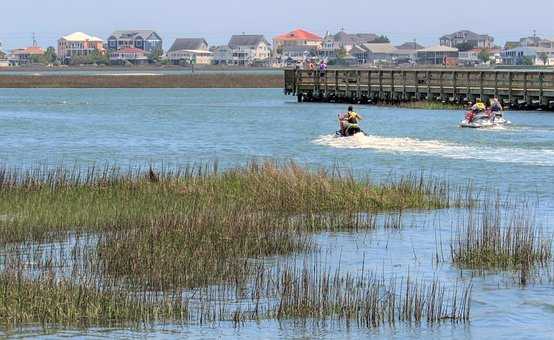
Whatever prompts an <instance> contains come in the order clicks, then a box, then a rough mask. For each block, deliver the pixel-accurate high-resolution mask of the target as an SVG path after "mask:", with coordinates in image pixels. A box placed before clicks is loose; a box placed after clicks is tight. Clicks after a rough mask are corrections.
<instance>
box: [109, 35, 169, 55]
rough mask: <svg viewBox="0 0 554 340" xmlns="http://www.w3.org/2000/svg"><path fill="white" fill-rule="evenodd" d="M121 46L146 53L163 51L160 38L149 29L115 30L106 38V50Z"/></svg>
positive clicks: (113, 49) (120, 47)
mask: <svg viewBox="0 0 554 340" xmlns="http://www.w3.org/2000/svg"><path fill="white" fill-rule="evenodd" d="M123 48H137V49H140V50H143V51H144V52H145V53H146V54H151V53H153V52H155V51H163V41H162V38H160V36H159V35H158V33H156V32H155V31H151V30H129V31H115V32H113V33H112V35H110V37H109V38H108V50H109V51H117V50H121V49H123Z"/></svg>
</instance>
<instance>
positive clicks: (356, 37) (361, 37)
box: [332, 31, 378, 45]
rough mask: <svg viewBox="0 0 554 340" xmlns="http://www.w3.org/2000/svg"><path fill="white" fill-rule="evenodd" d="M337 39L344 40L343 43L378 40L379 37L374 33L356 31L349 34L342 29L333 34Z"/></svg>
mask: <svg viewBox="0 0 554 340" xmlns="http://www.w3.org/2000/svg"><path fill="white" fill-rule="evenodd" d="M332 37H333V39H334V40H335V41H338V42H342V43H343V44H352V45H354V44H362V43H369V42H372V41H374V40H376V39H377V38H378V37H377V35H376V34H373V33H354V34H349V33H346V32H344V31H340V32H338V33H337V34H335V35H333V36H332Z"/></svg>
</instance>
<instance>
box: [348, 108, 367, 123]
mask: <svg viewBox="0 0 554 340" xmlns="http://www.w3.org/2000/svg"><path fill="white" fill-rule="evenodd" d="M346 114H347V120H348V122H349V123H350V124H358V123H359V122H360V120H362V119H363V118H362V116H360V115H359V114H358V113H357V112H355V111H354V108H353V107H352V106H349V107H348V112H347V113H346Z"/></svg>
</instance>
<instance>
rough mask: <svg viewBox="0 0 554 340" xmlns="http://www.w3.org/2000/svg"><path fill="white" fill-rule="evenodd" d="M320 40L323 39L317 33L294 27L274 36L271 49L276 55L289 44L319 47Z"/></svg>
mask: <svg viewBox="0 0 554 340" xmlns="http://www.w3.org/2000/svg"><path fill="white" fill-rule="evenodd" d="M322 42H323V39H322V38H321V37H320V36H319V35H317V34H314V33H311V32H308V31H306V30H303V29H296V30H294V31H291V32H289V33H285V34H281V35H278V36H276V37H274V38H273V51H274V53H275V54H276V55H280V54H281V53H282V50H283V49H284V48H285V47H289V46H315V47H317V48H321V45H322Z"/></svg>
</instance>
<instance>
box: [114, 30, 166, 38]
mask: <svg viewBox="0 0 554 340" xmlns="http://www.w3.org/2000/svg"><path fill="white" fill-rule="evenodd" d="M152 34H155V35H156V36H158V35H157V34H156V32H155V31H153V30H127V31H115V32H113V33H112V35H111V36H113V37H115V38H116V39H123V38H128V39H135V38H136V37H141V38H142V39H148V37H150V36H151V35H152ZM158 37H159V36H158ZM110 38H111V37H110Z"/></svg>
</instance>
